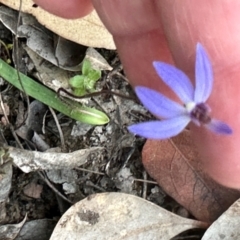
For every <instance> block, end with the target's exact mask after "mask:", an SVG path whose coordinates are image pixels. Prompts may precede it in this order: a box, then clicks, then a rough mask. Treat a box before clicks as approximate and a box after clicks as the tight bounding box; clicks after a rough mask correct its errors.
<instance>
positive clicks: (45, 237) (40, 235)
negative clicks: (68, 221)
mask: <svg viewBox="0 0 240 240" xmlns="http://www.w3.org/2000/svg"><path fill="white" fill-rule="evenodd" d="M55 225H56V221H55V220H50V219H39V220H33V221H29V222H26V223H25V224H24V226H23V227H22V229H21V231H20V233H19V234H18V236H17V237H16V238H15V240H29V239H34V240H49V238H50V236H51V233H52V231H53V229H54V227H55Z"/></svg>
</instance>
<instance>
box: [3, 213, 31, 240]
mask: <svg viewBox="0 0 240 240" xmlns="http://www.w3.org/2000/svg"><path fill="white" fill-rule="evenodd" d="M26 220H27V215H26V216H25V218H24V219H23V220H22V221H21V222H20V223H17V224H6V225H0V239H2V240H10V239H15V238H16V236H17V235H18V233H19V232H20V230H21V228H22V226H23V224H24V223H25V222H26Z"/></svg>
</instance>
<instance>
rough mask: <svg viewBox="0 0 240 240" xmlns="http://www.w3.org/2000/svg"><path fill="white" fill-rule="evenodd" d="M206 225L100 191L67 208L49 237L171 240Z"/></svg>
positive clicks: (56, 239)
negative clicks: (182, 233) (189, 230)
mask: <svg viewBox="0 0 240 240" xmlns="http://www.w3.org/2000/svg"><path fill="white" fill-rule="evenodd" d="M206 227H207V224H206V223H204V222H199V221H194V220H190V219H185V218H182V217H179V216H177V215H175V214H172V213H170V212H168V211H166V210H165V209H163V208H160V207H158V206H157V205H155V204H153V203H151V202H148V201H146V200H144V199H142V198H139V197H136V196H133V195H129V194H125V193H101V194H96V195H92V196H90V197H88V198H85V199H84V200H82V201H80V202H78V203H76V204H75V205H74V206H72V207H71V208H70V209H68V211H67V212H66V213H65V214H64V215H63V216H62V218H61V219H60V221H59V222H58V224H57V226H56V228H55V229H54V231H53V234H52V236H51V238H50V240H63V239H64V240H65V239H71V240H79V239H84V240H105V239H114V240H118V239H124V240H126V239H129V240H130V239H131V240H134V239H138V240H152V239H162V240H169V239H171V238H172V237H174V236H176V235H177V234H179V233H181V232H183V231H185V230H188V229H191V228H206Z"/></svg>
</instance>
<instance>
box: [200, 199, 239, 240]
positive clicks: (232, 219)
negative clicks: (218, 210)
mask: <svg viewBox="0 0 240 240" xmlns="http://www.w3.org/2000/svg"><path fill="white" fill-rule="evenodd" d="M239 223H240V200H237V201H236V202H235V203H234V204H233V205H232V206H231V207H230V208H229V209H228V210H227V211H226V212H224V213H223V214H222V215H221V216H220V217H219V218H218V219H217V220H216V221H215V222H214V223H213V224H212V225H211V226H210V227H209V228H208V230H207V231H206V232H205V234H204V236H203V237H202V240H223V239H227V240H238V239H240V228H239Z"/></svg>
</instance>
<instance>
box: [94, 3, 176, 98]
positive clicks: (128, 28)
mask: <svg viewBox="0 0 240 240" xmlns="http://www.w3.org/2000/svg"><path fill="white" fill-rule="evenodd" d="M93 5H94V7H95V9H96V10H97V12H98V14H99V15H100V17H101V19H102V21H103V22H104V24H105V25H106V27H107V28H108V29H109V31H110V32H111V33H112V34H113V37H114V40H115V43H116V46H117V49H118V53H119V55H120V58H121V61H122V63H123V66H124V71H125V72H126V73H127V76H128V78H129V80H130V82H131V84H133V85H143V86H147V87H150V88H154V89H155V90H161V91H165V92H168V93H169V92H170V91H169V89H168V88H167V87H166V86H165V85H164V84H163V83H162V82H161V80H160V78H159V77H158V76H157V74H156V72H155V70H154V68H153V65H152V63H153V61H154V60H162V61H165V62H172V59H171V54H170V52H169V50H168V47H167V42H166V39H165V36H164V32H163V29H162V27H161V22H160V16H159V14H158V13H157V11H156V5H155V1H149V0H138V1H128V0H116V1H112V0H94V1H93ZM171 96H173V94H172V95H171Z"/></svg>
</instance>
